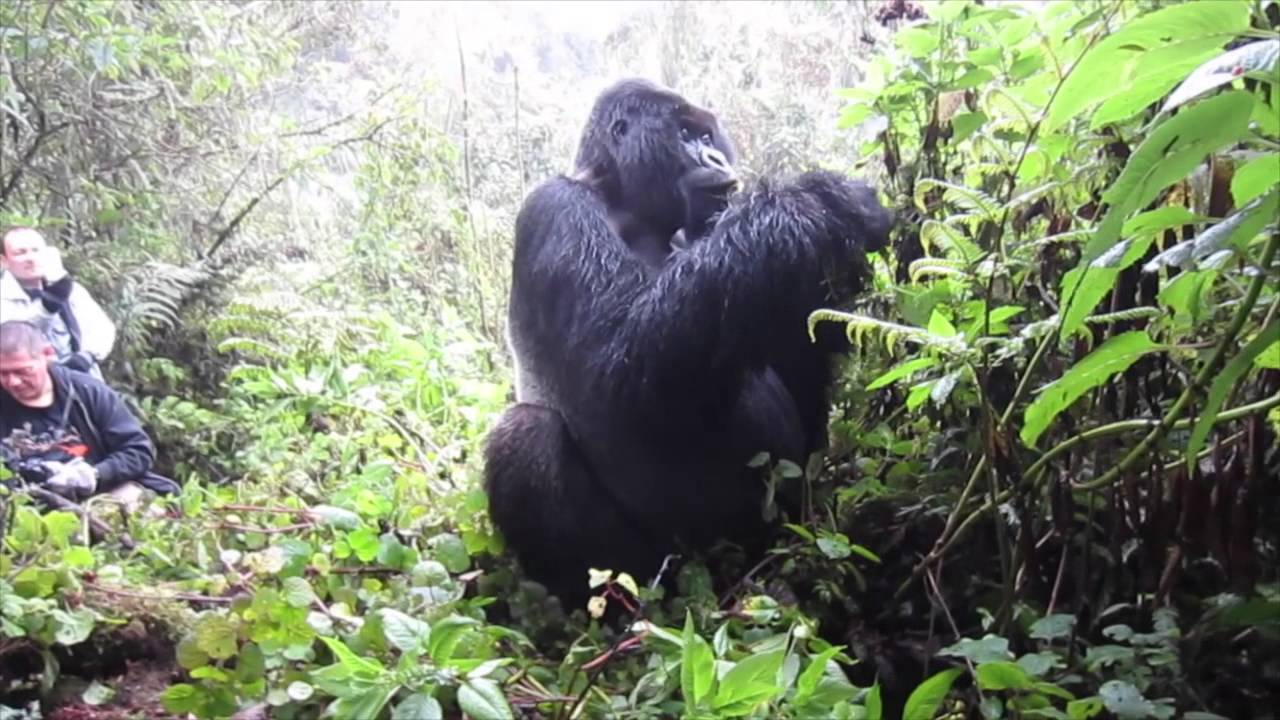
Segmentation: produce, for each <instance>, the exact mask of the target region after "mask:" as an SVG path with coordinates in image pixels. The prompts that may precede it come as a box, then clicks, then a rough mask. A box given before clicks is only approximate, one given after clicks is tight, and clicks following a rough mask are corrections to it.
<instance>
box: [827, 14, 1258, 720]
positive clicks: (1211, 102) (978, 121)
mask: <svg viewBox="0 0 1280 720" xmlns="http://www.w3.org/2000/svg"><path fill="white" fill-rule="evenodd" d="M1264 6H1265V3H1261V2H1252V1H1251V0H1239V1H1238V2H1237V1H1226V2H1211V3H1203V2H1191V3H1184V4H1173V5H1170V4H1168V3H1159V4H1157V3H1131V2H1056V3H1044V4H1027V5H1026V6H1015V5H1004V4H1002V5H999V6H980V5H976V4H974V3H969V2H948V3H939V4H934V5H930V6H929V13H930V15H931V17H930V18H929V19H928V20H925V21H923V22H920V23H918V24H916V25H913V26H911V27H908V28H905V29H903V30H901V31H899V32H898V33H897V35H896V37H895V48H894V50H893V51H892V52H890V53H889V54H887V55H885V56H882V57H879V58H876V59H875V60H874V61H872V62H871V63H870V64H869V67H868V75H867V79H866V81H865V82H864V83H863V84H862V85H860V86H859V87H856V88H853V89H850V90H846V91H843V94H844V96H845V97H846V98H847V99H848V100H849V101H850V104H849V105H848V106H847V108H846V110H845V112H844V116H843V119H842V122H843V124H844V125H845V126H847V127H859V128H860V129H861V130H862V131H863V133H864V134H867V135H872V136H873V139H871V140H869V141H867V142H866V143H865V144H864V145H863V147H862V153H861V154H862V156H863V157H867V158H870V157H876V158H878V159H879V160H880V161H881V162H883V164H884V167H885V170H886V171H887V176H888V177H887V182H886V184H887V186H888V188H889V189H890V191H891V192H892V193H893V194H894V195H895V196H896V197H897V199H898V207H899V220H900V222H899V227H898V228H897V230H896V233H897V236H896V237H895V242H894V243H893V249H892V252H889V253H886V257H885V258H884V260H885V262H884V263H883V264H878V267H877V276H876V284H877V287H878V289H879V290H880V291H881V293H882V295H883V296H887V297H889V298H891V299H892V303H893V307H892V310H891V311H890V312H889V313H886V314H885V317H892V318H894V320H893V321H890V320H886V319H883V318H880V317H873V316H872V315H870V314H868V313H854V312H843V311H836V310H824V311H819V312H816V313H814V314H813V315H812V316H811V318H810V322H811V325H817V324H818V323H824V322H837V323H843V324H844V325H845V326H846V330H847V333H848V335H849V337H850V340H852V341H854V342H855V343H856V344H858V346H859V347H860V348H861V349H862V351H863V352H864V354H867V355H872V354H873V353H877V352H882V351H880V350H878V349H877V345H878V344H879V343H873V342H870V341H869V340H870V339H872V338H875V339H877V340H883V341H884V344H885V347H886V351H884V352H887V353H888V355H889V356H890V357H891V358H892V359H891V361H890V362H891V365H890V367H889V368H888V369H887V370H883V371H880V372H879V374H878V375H876V374H872V375H870V376H869V377H868V378H867V379H866V380H865V382H866V389H867V390H868V391H880V392H893V393H900V395H897V397H900V398H901V401H900V402H899V403H897V404H898V406H899V407H901V408H903V410H899V411H895V412H894V413H893V414H891V415H889V416H888V417H887V418H886V419H885V420H884V421H883V423H882V424H881V425H879V426H878V427H877V430H880V429H885V431H886V432H887V433H888V435H889V438H888V446H891V447H893V448H895V452H894V453H893V454H895V455H901V454H902V453H898V452H897V448H898V447H899V446H905V452H906V454H907V455H908V456H909V455H915V456H917V457H924V456H925V455H927V450H926V449H925V448H926V447H927V443H926V442H925V440H926V439H927V437H929V436H932V435H934V434H935V433H936V428H935V427H933V425H932V423H926V424H924V425H921V424H920V423H919V422H915V418H919V417H921V416H928V417H930V418H933V420H934V422H938V421H941V422H942V423H944V427H953V428H959V430H956V431H955V432H956V434H957V437H956V438H955V441H954V443H953V444H956V445H959V446H961V447H963V448H965V449H966V450H965V453H966V454H967V455H968V459H967V460H963V461H962V463H963V464H962V467H963V472H964V474H965V477H963V478H962V479H961V482H960V484H959V485H958V494H956V495H955V496H954V497H955V500H954V503H953V505H952V507H951V512H950V516H949V517H948V519H947V521H946V523H945V527H944V530H943V532H942V533H941V536H940V537H939V538H938V539H937V541H936V544H935V546H934V548H933V550H932V551H931V552H929V553H928V554H927V555H926V556H925V557H924V558H923V559H922V560H921V561H920V562H919V563H918V564H917V566H916V571H915V573H914V574H913V577H912V581H916V580H919V579H920V578H921V577H922V576H923V575H924V574H925V572H926V571H928V570H929V569H930V568H931V567H933V566H935V564H936V563H937V562H938V561H939V560H940V559H941V558H942V557H944V556H945V555H946V554H947V553H948V551H950V550H953V549H955V548H956V547H957V546H958V542H959V541H960V539H962V538H963V537H964V536H965V534H966V533H967V532H968V531H970V530H972V529H973V528H974V527H975V526H977V525H978V523H979V521H980V520H985V519H987V518H991V519H992V521H993V522H994V523H995V524H996V527H997V539H998V540H999V549H1000V554H999V558H998V561H999V563H1000V574H1001V575H1002V576H1003V578H1004V582H1003V587H1002V591H1001V596H1000V608H999V611H998V612H997V613H996V615H995V617H996V621H997V622H998V628H997V630H998V631H999V632H1002V633H1003V632H1007V631H1008V629H1009V623H1010V622H1011V620H1012V618H1013V614H1014V609H1015V607H1016V606H1017V604H1018V599H1019V598H1018V594H1019V591H1020V590H1022V589H1023V581H1024V580H1025V576H1026V575H1027V574H1028V573H1029V572H1031V571H1033V570H1034V567H1035V563H1034V561H1033V558H1032V557H1030V553H1031V551H1029V550H1027V549H1026V546H1019V545H1018V543H1016V542H1015V541H1016V540H1018V539H1019V536H1024V537H1031V538H1041V537H1045V536H1046V534H1051V535H1052V536H1053V537H1062V538H1070V537H1071V534H1073V533H1078V535H1077V538H1083V541H1084V542H1085V543H1088V542H1091V541H1090V540H1089V539H1088V535H1087V533H1090V532H1092V528H1093V525H1092V521H1085V520H1082V518H1085V517H1089V518H1092V517H1093V516H1094V513H1095V511H1098V510H1100V509H1101V510H1105V509H1107V505H1108V504H1109V503H1110V502H1111V500H1110V498H1111V497H1112V496H1111V495H1109V494H1108V495H1106V496H1105V497H1106V498H1107V499H1106V500H1105V501H1103V500H1101V499H1099V496H1098V495H1097V494H1096V493H1095V491H1104V492H1110V491H1112V490H1113V489H1115V488H1119V487H1120V486H1121V484H1125V485H1126V486H1127V487H1129V486H1132V483H1134V482H1139V483H1141V482H1146V481H1145V480H1143V478H1147V480H1150V479H1151V477H1152V475H1154V476H1156V479H1157V480H1158V479H1159V477H1162V476H1168V477H1194V476H1195V474H1196V473H1200V472H1202V469H1201V468H1202V467H1203V462H1204V461H1205V459H1206V458H1207V457H1209V455H1210V454H1211V453H1212V452H1214V451H1215V450H1220V449H1221V448H1223V447H1228V446H1231V445H1232V444H1235V445H1236V446H1237V447H1240V448H1241V449H1244V448H1245V445H1244V443H1245V442H1252V441H1248V440H1246V439H1243V438H1244V436H1245V435H1246V433H1240V432H1237V433H1234V434H1233V433H1232V432H1230V431H1231V430H1232V428H1231V423H1232V422H1233V421H1238V420H1241V419H1246V418H1250V417H1255V416H1263V415H1266V414H1267V413H1271V414H1270V417H1271V422H1272V426H1273V427H1272V431H1274V430H1277V429H1280V422H1277V421H1276V418H1277V417H1278V416H1277V414H1276V408H1280V394H1278V393H1276V387H1275V383H1274V378H1275V375H1274V371H1275V370H1276V369H1280V292H1278V288H1280V277H1278V275H1277V257H1276V253H1277V249H1278V247H1280V227H1278V226H1277V217H1280V87H1277V84H1278V78H1280V72H1278V71H1280V65H1278V61H1280V34H1277V32H1276V30H1275V28H1276V25H1277V23H1276V22H1275V20H1274V19H1271V18H1269V17H1268V16H1267V14H1266V12H1264ZM1273 10H1274V8H1273ZM904 351H905V352H904ZM869 365H870V366H874V364H873V363H872V364H864V365H863V368H866V367H868V366H869ZM856 372H865V369H860V370H856ZM895 418H897V419H899V420H898V421H897V422H896V424H895ZM884 423H888V424H887V425H886V424H884ZM850 427H852V428H855V429H856V428H857V427H858V425H857V424H856V423H850ZM913 437H919V439H918V440H916V441H913V442H907V441H908V440H911V438H913ZM852 442H853V444H858V445H861V444H863V443H861V442H860V441H859V440H857V439H854V440H853V441H852ZM916 459H917V458H912V457H907V458H906V460H916ZM906 460H903V461H902V462H901V463H899V464H900V465H902V466H903V467H928V468H932V466H931V465H929V464H928V463H927V462H926V463H924V464H923V465H921V464H920V463H919V462H918V461H917V462H916V464H907V463H906ZM950 465H951V466H952V467H951V468H939V469H937V470H936V472H935V471H934V470H932V469H931V470H930V471H929V472H927V473H924V474H923V475H924V476H926V477H936V478H949V477H950V475H949V473H950V472H952V471H954V466H955V465H956V463H954V462H953V463H950ZM944 471H945V472H944ZM899 475H900V477H898V478H897V479H896V481H900V482H906V483H911V482H920V480H919V479H918V478H919V477H920V476H921V475H922V474H920V473H914V474H913V473H900V474H899ZM884 479H886V480H888V481H895V478H894V477H892V476H886V477H885V478H884ZM1170 482H1172V481H1170ZM1058 490H1063V492H1061V493H1059V492H1057V491H1058ZM1163 492H1165V491H1163V490H1161V486H1160V485H1159V484H1158V483H1157V484H1156V485H1153V486H1151V487H1149V488H1148V487H1144V489H1142V490H1132V493H1133V497H1138V496H1139V495H1140V496H1141V497H1148V498H1152V502H1155V499H1158V498H1159V497H1160V496H1161V494H1162V493H1163ZM1061 498H1066V504H1065V505H1063V506H1059V505H1057V503H1061V502H1062V500H1061ZM997 509H999V510H1000V512H995V511H996V510H997ZM1055 512H1056V513H1057V514H1056V515H1055ZM1063 518H1066V519H1065V520H1063ZM1095 541H1096V539H1095ZM1139 541H1140V540H1139V539H1138V538H1136V537H1135V538H1131V539H1129V540H1127V541H1126V544H1125V547H1124V552H1123V554H1121V553H1116V554H1115V555H1112V556H1110V557H1109V562H1111V563H1113V564H1115V565H1121V564H1123V563H1125V562H1127V561H1128V560H1127V559H1128V558H1130V557H1131V556H1133V551H1134V547H1133V544H1134V543H1137V542H1139ZM1243 542H1244V545H1245V546H1250V545H1252V542H1253V540H1252V538H1245V539H1244V541H1243ZM1066 552H1067V551H1066V550H1063V553H1064V554H1063V560H1062V562H1065V558H1066ZM1086 552H1088V550H1086ZM1177 557H1180V556H1177ZM1054 564H1055V565H1059V563H1058V561H1057V559H1056V558H1055V560H1054ZM1059 567H1061V565H1059ZM1178 568H1179V565H1178V564H1177V563H1173V564H1171V565H1170V567H1169V569H1167V570H1166V572H1165V575H1164V577H1162V578H1160V587H1159V588H1158V593H1157V594H1156V595H1154V598H1155V601H1156V603H1155V604H1156V605H1157V606H1158V605H1159V604H1160V603H1163V602H1167V601H1168V599H1169V594H1170V592H1171V591H1170V588H1172V587H1174V586H1175V583H1176V581H1177V579H1178V575H1179V570H1178ZM912 581H909V582H908V583H905V584H904V585H903V587H902V589H901V590H900V592H899V596H901V595H902V594H903V592H905V591H906V589H907V588H908V587H909V586H910V582H912ZM1049 584H1050V585H1054V583H1053V578H1052V576H1050V578H1049ZM1153 589H1154V588H1153ZM1057 592H1058V590H1057V587H1056V585H1054V590H1053V593H1054V596H1053V597H1052V598H1049V602H1048V605H1049V606H1050V607H1051V608H1052V607H1053V605H1054V602H1055V601H1056V602H1059V603H1061V602H1062V599H1061V598H1059V597H1057ZM1050 612H1052V611H1050ZM1082 631H1083V632H1085V633H1087V634H1088V636H1089V637H1098V636H1097V635H1095V634H1092V633H1097V632H1099V631H1101V633H1102V637H1101V638H1099V639H1100V640H1110V641H1112V645H1119V646H1123V645H1125V643H1126V642H1131V641H1132V637H1130V638H1128V639H1125V638H1121V637H1119V636H1118V635H1114V633H1120V634H1123V631H1119V630H1114V632H1113V628H1102V627H1099V628H1083V629H1082ZM1103 647H1110V646H1103ZM952 654H953V655H954V654H955V653H952ZM1139 655H1140V656H1141V657H1147V656H1145V655H1142V653H1141V652H1139ZM966 659H968V660H969V661H970V667H971V668H972V670H973V671H975V673H978V671H980V670H981V667H980V665H979V664H975V663H973V662H972V658H966ZM1012 661H1013V658H1012V657H1010V658H1004V659H1001V660H1000V662H1012ZM1148 664H1149V663H1148ZM1106 666H1107V665H1106V664H1105V663H1104V664H1102V665H1098V666H1096V667H1095V668H1092V670H1097V669H1101V668H1103V667H1106ZM1004 670H1008V672H1007V673H1004V675H1001V673H1003V672H1004ZM1092 670H1090V672H1089V677H1092V678H1093V680H1097V681H1100V682H1101V681H1103V680H1104V678H1103V677H1101V676H1098V675H1095V674H1094V673H1093V672H1092ZM1023 671H1025V672H1024V674H1023V675H1018V676H1017V677H1016V678H1015V677H1013V675H1015V674H1016V673H1015V671H1013V670H1011V669H1008V668H1003V669H1001V668H993V669H988V670H985V671H981V672H980V673H978V674H976V675H975V677H976V680H977V681H978V686H979V688H981V689H984V690H985V689H991V690H1000V689H1004V687H1005V686H1008V687H1013V688H1015V689H1017V690H1018V691H1019V692H1023V693H1024V694H1027V693H1030V694H1034V693H1040V694H1041V695H1043V698H1042V700H1043V702H1037V703H1036V704H1034V705H1029V704H1027V702H1022V703H1021V704H1016V703H1011V704H1007V705H1001V706H1000V707H999V708H997V707H995V706H994V705H992V706H991V707H989V708H984V710H986V711H988V712H989V713H990V716H993V717H999V716H1008V715H1012V716H1024V717H1091V716H1093V715H1096V714H1098V713H1100V712H1102V709H1103V708H1105V709H1107V710H1108V711H1110V712H1111V713H1113V714H1116V715H1119V716H1123V717H1163V716H1165V715H1166V713H1167V712H1168V711H1170V709H1171V708H1172V705H1170V704H1168V703H1163V704H1162V703H1161V702H1160V701H1154V700H1153V701H1148V700H1146V699H1145V698H1144V697H1143V693H1145V692H1147V691H1148V689H1149V688H1148V687H1147V686H1146V684H1144V683H1141V682H1136V681H1134V680H1133V679H1127V680H1126V679H1122V678H1112V679H1107V680H1105V683H1104V684H1103V685H1102V686H1101V688H1099V689H1098V691H1097V692H1096V693H1095V694H1092V695H1088V696H1087V697H1084V698H1076V697H1075V696H1074V695H1071V694H1070V693H1067V694H1066V695H1061V694H1060V693H1059V692H1058V691H1059V690H1061V691H1062V692H1063V693H1066V692H1067V691H1065V690H1062V689H1061V688H1057V687H1056V686H1055V687H1054V688H1048V687H1047V686H1046V687H1040V685H1042V684H1043V683H1044V682H1045V680H1044V677H1043V676H1042V675H1041V674H1038V673H1031V672H1030V671H1029V670H1028V669H1027V668H1023ZM983 673H985V675H984V674H983ZM996 675H999V677H996ZM1115 682H1125V683H1126V684H1125V685H1124V686H1120V685H1116V684H1113V683H1115ZM1095 684H1096V683H1095ZM1086 685H1088V683H1086ZM1072 690H1073V691H1078V688H1072ZM1024 691H1025V692H1024ZM1068 696H1069V697H1068ZM1055 697H1057V698H1058V699H1060V700H1062V703H1057V702H1056V701H1054V700H1053V698H1055ZM1139 701H1142V702H1139ZM1072 703H1074V704H1072ZM1002 714H1003V715H1002Z"/></svg>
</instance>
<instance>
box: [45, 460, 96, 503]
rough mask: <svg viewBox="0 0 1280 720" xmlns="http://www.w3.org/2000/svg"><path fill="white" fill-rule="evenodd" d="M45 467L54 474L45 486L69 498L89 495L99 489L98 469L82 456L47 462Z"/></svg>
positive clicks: (75, 498) (80, 497)
mask: <svg viewBox="0 0 1280 720" xmlns="http://www.w3.org/2000/svg"><path fill="white" fill-rule="evenodd" d="M45 467H48V468H49V469H50V470H52V471H53V474H52V475H51V476H50V477H49V479H48V480H46V481H45V484H44V485H45V487H46V488H48V489H49V490H50V491H51V492H55V493H58V494H59V495H61V496H62V497H64V498H67V499H68V500H80V499H83V498H86V497H89V496H90V495H92V494H93V493H94V491H95V490H97V489H98V471H97V469H96V468H94V467H93V466H92V465H90V464H89V463H87V462H85V461H84V460H82V459H81V458H76V459H74V460H72V461H71V462H67V463H60V462H47V463H45Z"/></svg>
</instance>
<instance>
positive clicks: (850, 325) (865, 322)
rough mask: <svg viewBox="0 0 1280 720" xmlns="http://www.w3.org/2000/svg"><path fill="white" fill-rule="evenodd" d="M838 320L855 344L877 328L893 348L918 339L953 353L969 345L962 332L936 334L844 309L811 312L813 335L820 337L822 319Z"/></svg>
mask: <svg viewBox="0 0 1280 720" xmlns="http://www.w3.org/2000/svg"><path fill="white" fill-rule="evenodd" d="M824 321H825V322H838V323H844V325H845V337H847V338H849V342H851V343H853V344H854V345H858V346H861V345H862V340H863V338H864V337H865V335H866V334H867V333H868V332H871V331H875V332H877V333H879V334H880V335H882V336H883V337H884V339H885V343H886V344H887V345H888V346H889V348H890V349H891V350H892V349H893V346H894V345H895V344H897V343H900V342H914V343H918V344H920V345H923V346H925V347H927V348H931V349H934V350H940V351H942V352H944V353H947V354H950V355H960V354H963V353H964V352H965V351H966V350H967V349H968V346H967V345H966V344H965V342H964V338H963V337H962V336H960V335H955V336H952V337H943V336H941V335H935V334H933V333H931V332H929V331H928V330H925V329H924V328H919V327H914V326H912V325H900V324H898V323H893V322H889V321H887V320H880V319H879V318H873V317H869V316H867V315H858V314H855V313H847V312H841V311H839V310H825V309H824V310H814V311H813V312H811V313H809V339H810V340H812V341H815V342H816V340H817V336H816V335H814V329H815V328H816V327H817V325H818V323H820V322H824Z"/></svg>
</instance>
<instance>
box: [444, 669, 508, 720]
mask: <svg viewBox="0 0 1280 720" xmlns="http://www.w3.org/2000/svg"><path fill="white" fill-rule="evenodd" d="M458 707H460V708H462V711H463V712H465V713H466V714H468V715H470V716H471V717H473V718H475V719H476V720H512V718H514V717H515V716H514V715H513V714H512V712H511V706H510V705H508V704H507V699H506V697H504V696H503V695H502V688H500V687H498V683H496V682H494V681H492V680H489V679H486V678H477V679H475V680H468V681H466V682H465V683H463V685H462V687H460V688H458Z"/></svg>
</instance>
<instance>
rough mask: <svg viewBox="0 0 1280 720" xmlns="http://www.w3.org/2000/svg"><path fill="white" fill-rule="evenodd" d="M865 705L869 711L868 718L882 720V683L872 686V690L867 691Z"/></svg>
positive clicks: (869, 719)
mask: <svg viewBox="0 0 1280 720" xmlns="http://www.w3.org/2000/svg"><path fill="white" fill-rule="evenodd" d="M863 707H865V708H866V711H867V720H881V718H882V717H883V716H884V705H883V703H882V702H881V700H880V683H878V682H877V683H876V684H875V685H872V686H871V690H869V691H868V692H867V699H866V701H865V702H864V703H863Z"/></svg>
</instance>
